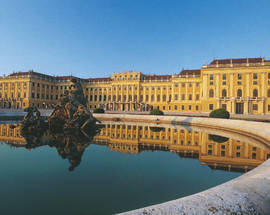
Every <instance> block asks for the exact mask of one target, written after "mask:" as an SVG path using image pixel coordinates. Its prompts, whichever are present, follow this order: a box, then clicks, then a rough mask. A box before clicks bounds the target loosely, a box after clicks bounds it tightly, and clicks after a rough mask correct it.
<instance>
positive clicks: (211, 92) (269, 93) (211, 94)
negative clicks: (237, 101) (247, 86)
mask: <svg viewBox="0 0 270 215" xmlns="http://www.w3.org/2000/svg"><path fill="white" fill-rule="evenodd" d="M221 96H222V97H223V98H225V97H227V90H226V89H223V90H222V91H221ZM252 96H253V97H254V98H257V97H258V90H257V89H254V90H253V92H252ZM209 97H210V98H213V97H214V90H213V89H210V90H209ZM237 97H239V98H240V97H243V93H242V90H241V89H238V90H237ZM267 97H270V89H268V90H267Z"/></svg>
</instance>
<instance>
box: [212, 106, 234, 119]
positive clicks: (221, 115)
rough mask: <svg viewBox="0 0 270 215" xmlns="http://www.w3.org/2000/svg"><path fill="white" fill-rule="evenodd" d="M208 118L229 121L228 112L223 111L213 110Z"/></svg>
mask: <svg viewBox="0 0 270 215" xmlns="http://www.w3.org/2000/svg"><path fill="white" fill-rule="evenodd" d="M209 117H210V118H222V119H229V118H230V113H229V112H228V111H226V110H225V109H222V108H220V109H216V110H213V111H212V112H211V113H210V114H209Z"/></svg>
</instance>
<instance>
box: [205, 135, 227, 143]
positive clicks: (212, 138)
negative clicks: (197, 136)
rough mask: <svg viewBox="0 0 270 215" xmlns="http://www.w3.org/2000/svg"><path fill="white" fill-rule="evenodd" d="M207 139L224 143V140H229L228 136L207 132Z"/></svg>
mask: <svg viewBox="0 0 270 215" xmlns="http://www.w3.org/2000/svg"><path fill="white" fill-rule="evenodd" d="M208 139H209V140H213V141H214V142H217V143H224V142H227V141H228V140H229V138H228V137H223V136H219V135H215V134H209V135H208Z"/></svg>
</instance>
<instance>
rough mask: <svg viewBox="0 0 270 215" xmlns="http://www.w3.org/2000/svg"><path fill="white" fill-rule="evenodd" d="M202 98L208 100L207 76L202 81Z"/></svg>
mask: <svg viewBox="0 0 270 215" xmlns="http://www.w3.org/2000/svg"><path fill="white" fill-rule="evenodd" d="M202 86H203V87H202V98H204V99H206V98H207V75H203V79H202Z"/></svg>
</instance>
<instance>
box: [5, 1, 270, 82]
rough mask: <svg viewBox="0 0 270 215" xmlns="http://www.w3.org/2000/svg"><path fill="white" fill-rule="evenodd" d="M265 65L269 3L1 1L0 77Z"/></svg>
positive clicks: (268, 49)
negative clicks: (250, 60)
mask: <svg viewBox="0 0 270 215" xmlns="http://www.w3.org/2000/svg"><path fill="white" fill-rule="evenodd" d="M259 56H262V57H263V56H264V57H266V58H268V59H269V58H270V1H269V0H258V1H254V0H186V1H184V0H84V1H83V0H1V1H0V75H3V74H9V73H11V72H13V71H27V70H29V69H34V70H35V71H37V72H41V73H46V74H50V75H69V74H72V75H75V76H78V77H82V78H86V77H107V76H110V75H111V74H112V73H113V72H122V71H124V70H136V71H142V72H143V73H146V74H151V73H156V74H173V73H178V72H179V71H180V70H181V69H182V68H185V69H196V68H201V66H202V64H203V63H204V62H208V63H209V62H210V61H211V60H213V58H238V57H259Z"/></svg>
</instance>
